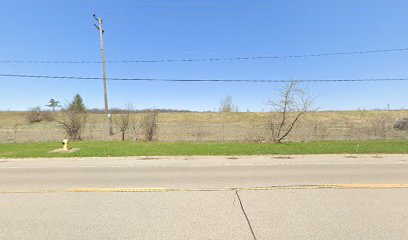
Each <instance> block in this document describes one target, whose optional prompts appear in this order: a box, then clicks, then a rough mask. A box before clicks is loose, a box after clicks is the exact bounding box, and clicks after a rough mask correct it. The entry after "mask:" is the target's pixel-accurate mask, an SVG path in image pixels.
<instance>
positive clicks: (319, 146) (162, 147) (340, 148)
mask: <svg viewBox="0 0 408 240" xmlns="http://www.w3.org/2000/svg"><path fill="white" fill-rule="evenodd" d="M60 147H61V145H60V144H59V143H50V142H46V143H31V144H24V143H6V144H0V158H28V157H108V156H112V157H113V156H115V157H119V156H180V155H181V156H183V155H186V156H191V155H202V156H210V155H263V154H282V155H286V154H377V153H378V154H380V153H383V154H385V153H391V154H392V153H408V141H400V140H393V141H325V142H296V143H295V142H293V143H285V144H258V143H186V142H175V143H163V142H153V143H143V142H87V141H84V142H72V143H71V144H70V147H71V148H80V150H79V151H78V152H73V153H49V151H51V150H54V149H57V148H60Z"/></svg>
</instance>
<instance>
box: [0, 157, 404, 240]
mask: <svg viewBox="0 0 408 240" xmlns="http://www.w3.org/2000/svg"><path fill="white" fill-rule="evenodd" d="M0 183H1V184H0V213H1V214H0V239H408V206H407V204H408V155H319V156H246V157H148V158H147V157H129V158H86V159H75V158H72V159H0Z"/></svg>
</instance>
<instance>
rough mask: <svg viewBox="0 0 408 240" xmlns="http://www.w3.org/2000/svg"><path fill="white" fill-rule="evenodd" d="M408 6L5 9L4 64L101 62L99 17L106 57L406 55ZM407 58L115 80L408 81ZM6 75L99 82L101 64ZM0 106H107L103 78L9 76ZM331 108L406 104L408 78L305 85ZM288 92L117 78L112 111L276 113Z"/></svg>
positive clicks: (149, 66)
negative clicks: (277, 98)
mask: <svg viewBox="0 0 408 240" xmlns="http://www.w3.org/2000/svg"><path fill="white" fill-rule="evenodd" d="M407 9H408V2H407V1H403V0H401V1H392V2H390V1H384V0H381V1H376V0H361V1H355V0H330V1H326V0H319V1H317V0H315V1H313V0H309V1H304V0H298V1H293V0H292V1H290V0H287V1H283V0H282V1H272V0H250V1H249V0H200V1H199V0H196V1H194V0H172V1H170V0H128V1H126V0H121V1H113V0H111V1H108V0H106V1H87V0H70V1H51V0H47V1H45V0H37V1H28V0H27V1H19V0H15V1H3V2H2V4H1V9H0V22H1V37H0V60H96V61H98V60H100V51H99V35H98V32H97V30H96V29H95V27H94V26H93V24H94V23H95V21H94V19H93V17H92V14H93V13H96V14H97V15H98V16H100V17H102V18H103V19H104V28H105V45H106V57H107V60H134V59H142V60H144V59H146V60H150V59H178V58H215V57H240V56H244V57H245V56H265V55H266V56H267V55H292V54H313V53H324V52H342V51H359V50H373V49H387V48H404V47H408V14H407V11H406V10H407ZM407 70H408V52H407V51H405V52H398V53H392V54H391V53H388V54H384V53H380V54H365V55H353V56H329V57H319V58H301V59H275V60H273V59H272V60H256V61H225V62H192V63H191V62H190V63H188V62H179V63H137V64H118V63H111V64H108V66H107V73H108V77H131V78H178V79H188V78H194V79H206V78H209V79H213V78H214V79H332V78H388V77H391V78H397V77H408V73H407ZM0 73H10V74H34V75H36V74H37V75H73V76H97V77H99V76H101V66H100V64H87V65H86V64H85V65H79V64H5V63H0ZM0 81H1V87H0V110H8V109H10V110H26V109H28V108H30V107H33V106H37V105H41V106H44V105H45V104H46V103H47V102H48V100H49V99H50V98H55V99H58V100H60V101H61V102H63V103H66V101H68V100H70V99H71V98H72V96H73V94H75V93H80V94H81V95H82V96H83V98H84V100H85V103H86V104H87V106H88V107H90V108H94V107H97V108H103V88H102V82H101V81H81V80H66V81H62V80H51V79H50V80H47V79H45V80H44V79H22V78H5V77H1V78H0ZM303 86H307V87H308V88H309V89H310V90H311V91H312V92H313V93H314V94H315V95H316V96H317V100H316V105H317V107H319V108H320V109H322V110H327V109H339V110H343V109H358V108H366V109H370V108H385V107H386V105H387V104H390V106H391V108H395V109H400V108H402V107H403V108H408V94H407V90H408V82H385V83H384V82H364V83H308V84H303ZM279 87H282V84H276V83H274V84H271V83H268V84H265V83H264V84H260V83H258V84H254V83H163V82H161V83H149V82H108V88H109V89H108V90H109V100H110V106H111V107H123V106H124V105H125V104H127V103H133V105H134V106H135V107H136V108H152V107H157V108H176V109H190V110H200V111H202V110H216V109H217V108H218V105H219V102H220V100H221V99H222V98H223V97H224V96H226V95H231V96H232V97H233V101H234V103H235V104H237V105H238V106H239V107H240V109H241V110H244V111H245V110H247V109H250V110H251V111H261V110H262V109H264V110H267V109H268V108H267V106H266V105H265V103H266V102H267V101H268V99H269V98H272V97H273V95H274V94H275V91H276V89H277V88H279Z"/></svg>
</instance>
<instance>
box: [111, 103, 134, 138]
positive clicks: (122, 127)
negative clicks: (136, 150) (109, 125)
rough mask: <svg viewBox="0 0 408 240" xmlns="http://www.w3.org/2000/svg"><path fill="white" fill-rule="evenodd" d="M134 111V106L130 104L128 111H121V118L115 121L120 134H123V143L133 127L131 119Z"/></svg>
mask: <svg viewBox="0 0 408 240" xmlns="http://www.w3.org/2000/svg"><path fill="white" fill-rule="evenodd" d="M132 110H133V106H132V105H131V104H128V105H127V107H126V109H125V110H123V111H121V113H120V114H119V118H118V119H116V121H115V124H116V127H117V129H118V130H119V132H120V133H122V141H124V140H125V135H126V133H127V132H128V130H129V129H130V127H131V125H132V121H131V119H130V114H131V112H132Z"/></svg>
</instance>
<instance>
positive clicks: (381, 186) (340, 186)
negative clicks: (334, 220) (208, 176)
mask: <svg viewBox="0 0 408 240" xmlns="http://www.w3.org/2000/svg"><path fill="white" fill-rule="evenodd" d="M398 188H408V184H406V183H389V184H317V185H276V186H267V187H237V188H128V187H126V188H69V189H62V190H55V189H54V190H16V191H11V190H10V191H0V194H17V193H18V194H20V193H21V194H23V193H39V194H41V193H57V192H59V193H61V192H63V193H64V192H65V193H97V192H100V193H104V192H105V193H106V192H215V191H271V190H291V189H305V190H312V189H398Z"/></svg>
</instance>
